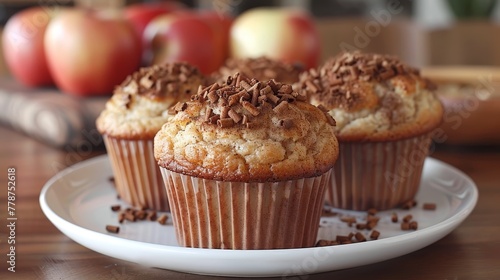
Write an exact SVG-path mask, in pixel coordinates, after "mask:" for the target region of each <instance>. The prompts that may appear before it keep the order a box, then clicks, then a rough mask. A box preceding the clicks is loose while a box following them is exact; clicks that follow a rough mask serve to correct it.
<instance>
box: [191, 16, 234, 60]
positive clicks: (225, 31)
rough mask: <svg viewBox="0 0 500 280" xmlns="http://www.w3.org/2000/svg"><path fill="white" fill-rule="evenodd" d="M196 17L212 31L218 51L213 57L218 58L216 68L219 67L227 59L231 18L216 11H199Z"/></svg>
mask: <svg viewBox="0 0 500 280" xmlns="http://www.w3.org/2000/svg"><path fill="white" fill-rule="evenodd" d="M198 15H199V16H200V18H201V19H203V20H204V21H205V22H207V23H208V24H209V25H210V26H211V27H212V29H213V30H214V36H215V41H216V42H217V50H218V51H217V52H216V53H215V54H214V55H217V56H218V57H217V61H218V63H217V64H218V65H219V66H218V67H220V66H222V65H223V64H224V62H226V59H227V58H228V57H229V32H230V31H231V26H232V24H233V17H231V16H230V15H228V14H224V13H219V12H216V11H201V12H199V13H198Z"/></svg>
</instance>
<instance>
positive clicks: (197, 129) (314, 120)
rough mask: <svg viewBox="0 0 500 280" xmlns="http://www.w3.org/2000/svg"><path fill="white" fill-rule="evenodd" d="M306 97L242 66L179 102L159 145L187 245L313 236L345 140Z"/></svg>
mask: <svg viewBox="0 0 500 280" xmlns="http://www.w3.org/2000/svg"><path fill="white" fill-rule="evenodd" d="M303 100H305V97H304V96H301V95H299V94H298V93H297V92H294V91H293V90H292V87H291V86H290V85H288V84H281V83H278V82H275V81H274V80H271V81H268V82H266V83H263V82H259V81H257V80H256V79H251V80H250V79H248V78H244V77H242V76H240V75H239V74H236V75H235V76H230V77H228V79H227V83H226V84H222V85H221V84H218V83H215V84H212V85H211V86H208V87H206V88H204V89H202V90H200V91H199V92H198V93H197V94H196V95H195V96H193V98H192V101H190V102H184V103H178V104H177V105H176V106H174V107H175V110H176V114H175V116H174V117H173V118H171V119H169V120H168V121H167V123H165V124H164V125H163V127H162V129H161V130H160V131H159V132H158V134H157V135H156V136H155V143H154V151H155V158H156V160H157V162H158V165H159V166H160V169H161V172H162V175H163V178H164V181H165V185H166V189H167V194H168V198H169V201H170V205H171V212H172V215H173V222H174V227H175V229H176V237H177V240H178V242H179V244H180V245H182V246H186V247H197V248H221V249H273V248H297V247H309V246H313V245H314V243H315V241H316V235H317V231H318V224H319V219H320V215H321V211H322V207H323V204H324V191H325V187H326V184H328V183H329V181H330V174H331V168H332V166H333V164H334V163H335V160H336V158H337V155H338V143H337V140H336V138H335V135H334V131H333V126H332V125H333V124H334V120H333V118H332V117H331V116H330V115H328V114H326V113H325V112H323V111H321V110H320V109H319V108H317V107H316V106H313V105H311V104H309V103H307V102H304V101H303Z"/></svg>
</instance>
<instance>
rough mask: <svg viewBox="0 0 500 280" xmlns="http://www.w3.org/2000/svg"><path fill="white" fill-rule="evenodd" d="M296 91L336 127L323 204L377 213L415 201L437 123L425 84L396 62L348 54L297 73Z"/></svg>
mask: <svg viewBox="0 0 500 280" xmlns="http://www.w3.org/2000/svg"><path fill="white" fill-rule="evenodd" d="M297 88H299V90H300V91H302V93H303V94H305V95H307V96H308V97H309V99H310V102H311V103H312V104H314V105H320V106H321V107H322V108H323V109H324V110H327V111H328V112H329V114H330V115H331V116H332V117H334V118H335V120H336V121H337V126H336V127H335V134H336V136H337V139H338V141H339V145H340V154H339V159H338V161H337V163H336V165H335V166H334V172H333V176H332V177H331V180H332V182H331V187H330V188H328V190H327V195H326V200H327V202H328V203H330V204H331V205H332V206H334V207H338V208H343V209H350V210H367V209H370V208H376V209H378V210H384V209H390V208H394V207H397V206H399V205H401V204H403V203H405V202H407V201H409V200H411V199H413V198H414V196H415V194H416V192H417V191H418V188H419V184H420V176H421V173H422V168H423V164H424V161H425V158H426V156H427V154H428V150H429V145H430V143H431V137H430V133H431V131H432V130H433V129H434V128H436V127H437V126H439V124H440V123H441V120H442V116H443V108H442V105H441V103H440V101H439V99H438V98H437V97H436V95H435V94H434V92H433V89H434V86H433V84H432V83H430V82H429V81H428V80H426V79H424V78H422V77H421V76H420V74H419V71H418V70H417V69H415V68H412V67H410V66H408V65H405V64H404V63H403V62H401V61H400V60H399V59H397V58H396V57H393V56H387V55H379V54H363V53H360V52H354V53H342V54H339V55H338V56H336V57H333V58H331V59H329V60H328V61H327V62H325V63H324V65H322V66H321V67H320V68H319V69H313V70H310V71H308V72H307V73H304V74H303V75H302V76H301V81H300V83H299V85H298V86H297Z"/></svg>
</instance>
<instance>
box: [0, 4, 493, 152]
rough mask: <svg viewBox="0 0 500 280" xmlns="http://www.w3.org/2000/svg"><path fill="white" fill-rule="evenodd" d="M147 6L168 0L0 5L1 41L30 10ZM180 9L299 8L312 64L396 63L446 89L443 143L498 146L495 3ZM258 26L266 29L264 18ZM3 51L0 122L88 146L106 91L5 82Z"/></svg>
mask: <svg viewBox="0 0 500 280" xmlns="http://www.w3.org/2000/svg"><path fill="white" fill-rule="evenodd" d="M153 2H172V1H153V0H143V1H140V0H110V1H104V0H75V1H73V0H0V34H1V33H2V29H3V27H4V25H5V24H6V23H7V21H8V20H9V18H11V17H12V16H13V15H15V14H18V13H19V12H20V11H23V10H25V9H26V8H29V7H35V6H43V7H49V8H50V7H60V6H68V7H73V6H86V7H93V8H96V9H97V10H98V9H101V8H102V9H104V8H107V7H115V8H116V7H118V8H119V9H121V8H124V9H123V10H125V9H126V8H127V7H131V6H133V5H135V4H151V3H153ZM178 2H182V4H183V5H185V6H187V7H188V8H189V9H191V10H196V11H199V10H209V11H212V12H213V14H214V13H215V14H216V15H219V17H220V15H221V14H228V15H230V16H232V17H233V19H234V20H237V19H238V17H239V16H240V15H242V14H244V13H245V12H246V11H249V10H251V9H253V8H256V7H270V6H271V7H295V8H300V9H302V10H305V11H307V12H308V14H309V16H310V17H309V19H308V21H312V24H313V26H314V28H315V29H316V30H317V32H318V35H319V36H318V37H319V44H320V51H319V55H318V56H319V61H317V62H318V64H321V63H322V62H323V61H325V59H327V58H329V57H331V56H334V55H336V54H338V53H339V52H341V51H352V50H360V51H363V52H373V53H383V54H392V55H396V56H399V57H400V58H401V59H402V60H403V61H405V62H406V63H408V64H410V65H412V66H415V67H418V68H421V69H422V70H423V72H424V73H425V74H426V75H428V77H429V78H431V79H434V80H436V81H438V82H442V84H443V85H444V87H442V90H439V91H438V92H439V93H441V94H440V97H441V99H442V101H443V103H444V104H445V108H446V114H445V118H444V120H443V129H444V130H445V135H446V139H444V140H442V141H441V142H446V143H450V144H466V145H469V144H472V145H476V144H480V145H483V144H488V145H490V144H494V145H498V144H500V132H497V131H498V129H497V127H496V126H495V124H494V122H493V121H492V120H494V119H496V118H499V117H500V95H498V92H499V90H498V89H499V88H500V71H499V69H500V68H499V67H498V65H500V51H499V50H500V5H498V1H497V0H413V1H412V0H273V1H264V0H213V1H208V0H180V1H178ZM142 12H143V13H144V10H143V11H142ZM212 19H213V18H212ZM259 21H260V19H259V18H257V19H254V22H252V23H251V24H250V29H247V31H248V30H250V31H249V32H253V30H252V29H251V26H252V25H255V24H257V23H258V22H259ZM266 24H268V25H272V24H274V23H273V22H272V21H267V22H266ZM229 26H230V25H229ZM233 26H234V25H233ZM291 30H292V29H291ZM218 31H221V30H220V29H219V30H218ZM261 31H262V30H261ZM261 31H256V32H261ZM4 33H5V34H7V32H4ZM219 33H221V32H219ZM227 33H229V32H228V31H227V30H226V35H227ZM193 36H198V35H193ZM5 37H7V36H4V38H5ZM11 37H12V36H11ZM14 37H15V36H14ZM0 38H1V36H0ZM64 38H66V37H64ZM1 47H2V44H0V48H1ZM226 48H227V44H226ZM5 49H6V48H5ZM11 51H12V50H11ZM4 53H5V52H4V51H2V50H1V49H0V123H4V124H6V125H7V126H10V127H13V128H14V129H17V130H19V131H22V132H23V133H26V134H28V135H30V136H33V137H34V138H36V139H39V140H42V141H44V142H46V143H48V144H50V145H52V146H56V147H65V146H68V145H69V146H78V143H80V142H81V141H86V138H85V137H83V136H82V135H81V134H82V133H81V132H82V131H95V127H94V124H95V118H96V116H97V115H98V114H99V113H100V111H101V110H102V109H103V107H104V104H105V101H106V100H107V99H108V98H109V95H110V94H111V90H108V91H107V92H105V94H104V96H100V97H95V96H92V97H88V96H87V97H86V98H82V97H81V96H80V97H75V96H71V95H66V94H62V92H64V90H61V88H60V87H26V86H23V85H22V83H19V82H18V81H16V79H13V78H12V77H9V76H10V75H9V70H8V67H7V65H6V62H5V57H2V56H3V55H4ZM20 60H22V57H21V58H20ZM18 64H19V63H18ZM143 65H144V64H143ZM113 85H116V83H115V84H113ZM19 93H22V94H19ZM42 93H43V94H42ZM27 102H31V103H30V106H27V105H25V104H28V103H27ZM82 108H83V109H82ZM18 111H23V112H22V113H19V112H18ZM61 112H62V113H61Z"/></svg>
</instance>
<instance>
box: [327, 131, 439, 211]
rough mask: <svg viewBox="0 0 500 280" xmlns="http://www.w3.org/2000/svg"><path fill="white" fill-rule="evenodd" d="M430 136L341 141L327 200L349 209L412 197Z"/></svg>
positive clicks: (396, 203)
mask: <svg viewBox="0 0 500 280" xmlns="http://www.w3.org/2000/svg"><path fill="white" fill-rule="evenodd" d="M430 142H431V138H430V136H429V135H423V136H419V137H414V138H409V139H404V140H399V141H392V142H369V143H339V144H340V146H339V150H340V153H339V158H338V159H337V162H336V163H335V165H334V167H333V170H334V172H333V174H332V176H331V184H330V186H329V187H328V188H327V190H326V195H325V201H326V202H327V204H329V205H331V206H333V207H336V208H342V209H349V210H358V211H363V210H368V209H370V208H375V209H377V210H386V209H390V208H394V207H397V206H400V205H401V204H403V203H405V202H407V201H409V200H411V199H413V198H414V197H415V194H416V193H417V191H418V188H419V185H420V177H421V175H422V169H423V165H424V161H425V158H426V156H427V154H428V150H429V145H430Z"/></svg>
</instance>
